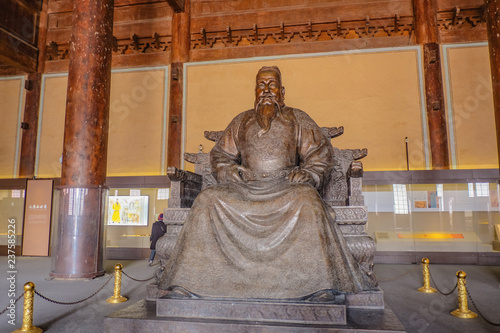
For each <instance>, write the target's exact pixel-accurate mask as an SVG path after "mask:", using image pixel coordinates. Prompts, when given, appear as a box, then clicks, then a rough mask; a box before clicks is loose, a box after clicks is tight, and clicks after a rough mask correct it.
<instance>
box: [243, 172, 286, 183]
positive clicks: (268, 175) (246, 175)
mask: <svg viewBox="0 0 500 333" xmlns="http://www.w3.org/2000/svg"><path fill="white" fill-rule="evenodd" d="M291 171H292V170H277V171H268V172H251V171H240V175H241V178H243V180H245V181H252V180H266V179H276V178H285V177H286V176H288V174H289V173H290V172H291Z"/></svg>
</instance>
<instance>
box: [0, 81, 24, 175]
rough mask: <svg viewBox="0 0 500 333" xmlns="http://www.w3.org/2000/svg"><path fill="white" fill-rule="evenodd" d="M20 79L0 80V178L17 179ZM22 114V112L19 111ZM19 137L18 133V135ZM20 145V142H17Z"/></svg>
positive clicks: (20, 97)
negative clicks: (0, 114)
mask: <svg viewBox="0 0 500 333" xmlns="http://www.w3.org/2000/svg"><path fill="white" fill-rule="evenodd" d="M22 83H23V79H22V78H13V79H8V80H0V101H1V102H2V106H1V108H0V109H1V113H2V120H1V121H0V133H1V138H2V140H0V178H14V177H17V171H18V169H19V168H18V164H19V161H18V160H17V159H16V157H17V156H16V143H17V142H18V132H19V131H20V124H19V112H20V107H21V106H22V105H20V103H22V102H20V101H22V99H23V98H22V96H21V94H22V93H23V91H22ZM21 113H22V110H21ZM19 135H20V133H19ZM19 144H20V142H19ZM15 173H16V175H14V174H15Z"/></svg>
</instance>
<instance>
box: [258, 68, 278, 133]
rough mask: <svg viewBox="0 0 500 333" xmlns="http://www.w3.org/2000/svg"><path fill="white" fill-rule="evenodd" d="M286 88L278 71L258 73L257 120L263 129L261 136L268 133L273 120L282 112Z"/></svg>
mask: <svg viewBox="0 0 500 333" xmlns="http://www.w3.org/2000/svg"><path fill="white" fill-rule="evenodd" d="M283 101H284V88H283V86H282V85H281V78H280V76H279V75H278V73H277V72H276V71H273V70H266V71H261V72H259V74H258V75H257V84H256V87H255V105H254V107H255V112H256V114H257V122H258V123H259V125H260V127H261V128H262V131H260V132H259V136H260V135H262V134H264V133H267V132H268V131H269V129H270V128H271V122H272V120H273V119H274V117H276V115H277V114H278V112H280V109H281V107H282V106H283V105H284V103H283Z"/></svg>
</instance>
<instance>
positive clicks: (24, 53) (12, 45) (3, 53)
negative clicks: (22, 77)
mask: <svg viewBox="0 0 500 333" xmlns="http://www.w3.org/2000/svg"><path fill="white" fill-rule="evenodd" d="M37 57H38V49H37V48H36V47H34V46H33V45H30V44H28V43H26V42H25V41H23V40H21V39H20V38H18V37H16V36H14V35H12V34H10V33H9V32H7V31H5V30H3V29H2V28H0V64H4V65H9V66H12V67H14V68H15V69H17V70H19V71H21V72H25V73H32V72H36V66H37Z"/></svg>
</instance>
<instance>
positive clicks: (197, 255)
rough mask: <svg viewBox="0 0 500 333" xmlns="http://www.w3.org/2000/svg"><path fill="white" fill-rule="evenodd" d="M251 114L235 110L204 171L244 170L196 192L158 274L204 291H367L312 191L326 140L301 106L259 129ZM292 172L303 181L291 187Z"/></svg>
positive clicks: (261, 294) (327, 166) (242, 294)
mask: <svg viewBox="0 0 500 333" xmlns="http://www.w3.org/2000/svg"><path fill="white" fill-rule="evenodd" d="M261 131H262V129H261V127H260V126H259V125H258V123H257V121H256V118H255V112H254V111H253V110H249V111H246V112H243V113H241V114H240V115H238V116H237V117H236V118H235V119H234V120H233V121H232V122H231V124H230V125H229V126H228V128H227V129H226V130H225V131H224V134H223V136H222V137H221V139H220V140H219V141H218V142H217V143H216V145H215V147H214V148H213V150H212V151H211V163H212V169H213V170H216V169H217V167H219V168H220V167H221V166H228V165H232V164H235V165H242V166H243V167H245V168H246V171H243V172H242V173H241V174H242V177H243V178H244V179H245V180H246V181H245V182H242V183H232V182H226V183H221V184H216V185H213V186H210V187H208V188H207V189H205V190H203V191H202V192H201V193H200V194H199V195H198V197H197V198H196V200H195V202H194V204H193V206H192V208H191V210H190V212H189V215H188V217H187V219H186V222H185V224H184V226H183V228H182V231H181V233H180V235H179V238H178V240H177V243H176V246H175V249H174V251H173V253H172V256H171V257H170V259H169V261H168V262H167V265H166V269H165V272H164V274H163V276H162V278H161V280H160V284H159V286H160V288H161V289H168V288H174V287H182V288H184V289H186V290H188V291H189V292H191V293H194V294H197V295H200V296H204V297H228V298H265V299H269V298H272V299H291V298H301V297H304V296H306V295H310V294H313V293H315V292H318V291H321V290H332V289H333V290H336V291H341V292H358V291H361V290H363V289H367V288H366V287H365V285H364V282H363V278H362V276H361V274H360V273H359V268H358V267H357V263H356V262H355V261H354V259H353V258H352V255H351V254H350V252H349V250H348V248H347V245H346V244H345V241H344V239H343V237H342V235H341V232H340V230H339V228H338V226H336V225H335V223H334V220H333V216H334V213H333V211H332V210H331V209H330V208H328V207H327V206H326V205H325V204H324V203H323V201H322V200H321V197H320V195H319V193H318V191H321V188H322V186H323V181H324V180H325V178H327V177H328V175H329V172H330V170H331V167H332V165H333V149H332V147H331V144H330V142H329V139H328V138H327V137H326V136H325V135H324V134H323V132H322V131H321V129H320V128H319V127H318V126H317V125H316V123H314V121H313V120H312V119H311V118H310V117H309V116H308V115H307V114H305V113H304V112H303V111H300V110H297V109H292V108H289V107H285V108H284V109H283V111H282V113H279V114H278V115H277V116H276V117H275V119H274V120H273V122H272V125H271V128H270V130H269V132H267V133H265V134H262V135H259V132H261ZM294 168H300V169H302V170H305V171H307V172H308V173H309V174H310V175H311V177H312V179H313V181H312V182H311V184H305V183H292V182H290V181H289V180H288V179H287V178H286V175H287V174H288V173H289V172H290V171H291V170H292V169H294Z"/></svg>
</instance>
